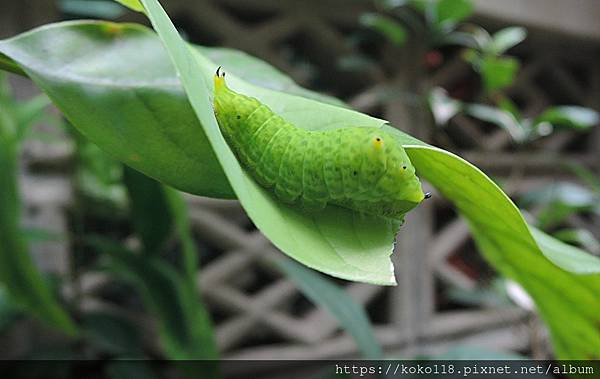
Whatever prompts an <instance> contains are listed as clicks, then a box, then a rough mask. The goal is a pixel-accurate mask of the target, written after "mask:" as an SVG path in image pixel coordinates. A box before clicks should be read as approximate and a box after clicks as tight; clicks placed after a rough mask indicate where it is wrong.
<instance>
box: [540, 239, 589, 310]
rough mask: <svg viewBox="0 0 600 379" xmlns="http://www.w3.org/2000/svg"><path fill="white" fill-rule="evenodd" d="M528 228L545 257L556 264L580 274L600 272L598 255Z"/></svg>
mask: <svg viewBox="0 0 600 379" xmlns="http://www.w3.org/2000/svg"><path fill="white" fill-rule="evenodd" d="M530 230H531V232H532V233H533V236H534V237H535V240H536V241H537V243H538V244H539V245H540V247H541V248H542V251H543V252H544V254H545V255H546V257H547V258H548V259H550V260H551V261H552V262H554V263H555V264H556V265H557V266H559V267H564V268H566V269H568V270H569V271H571V272H576V273H580V274H595V273H598V272H600V257H597V256H595V255H591V254H589V253H587V252H585V251H583V250H581V249H578V248H576V247H575V246H571V245H567V244H566V243H564V242H561V241H559V240H557V239H556V238H552V237H550V236H549V235H547V234H546V233H544V232H542V231H540V230H538V229H536V228H534V227H530ZM599 309H600V308H599Z"/></svg>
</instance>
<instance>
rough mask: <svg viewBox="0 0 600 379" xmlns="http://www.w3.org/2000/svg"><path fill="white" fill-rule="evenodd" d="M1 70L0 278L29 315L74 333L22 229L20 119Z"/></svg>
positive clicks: (66, 331)
mask: <svg viewBox="0 0 600 379" xmlns="http://www.w3.org/2000/svg"><path fill="white" fill-rule="evenodd" d="M7 88H8V86H7V84H6V83H4V75H3V74H0V282H2V284H3V285H4V288H6V290H7V292H8V293H9V294H10V296H11V298H12V299H13V300H14V301H15V302H16V303H18V304H20V305H21V306H23V307H24V308H26V309H27V310H28V311H29V312H30V313H31V314H32V315H34V316H36V317H38V318H39V319H41V320H42V321H43V322H45V323H47V324H49V325H52V326H54V327H56V328H57V329H59V330H61V331H63V332H65V333H66V334H69V335H72V336H75V335H76V334H77V329H76V326H75V324H74V323H73V322H72V321H71V319H70V317H69V316H68V314H67V313H66V312H65V311H64V309H63V308H62V307H61V306H60V304H59V303H58V301H57V300H56V299H55V298H54V295H53V294H52V292H51V290H50V285H49V283H48V282H46V281H45V279H44V278H43V276H42V274H41V273H40V272H39V271H38V270H37V268H36V267H35V265H34V263H33V261H32V259H31V256H30V255H29V252H28V250H27V244H26V241H25V236H24V234H23V233H22V231H21V224H20V222H21V221H20V220H21V208H20V196H19V191H18V187H17V173H18V171H17V157H18V151H19V140H18V134H19V130H18V128H19V125H18V122H19V119H18V115H17V113H18V112H17V105H16V104H15V103H14V102H12V99H11V98H10V96H9V93H7V92H6V91H5V90H6V89H7Z"/></svg>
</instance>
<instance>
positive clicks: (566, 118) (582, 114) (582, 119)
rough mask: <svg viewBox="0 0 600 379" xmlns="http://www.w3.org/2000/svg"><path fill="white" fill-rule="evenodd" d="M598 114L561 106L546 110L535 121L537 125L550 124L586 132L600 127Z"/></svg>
mask: <svg viewBox="0 0 600 379" xmlns="http://www.w3.org/2000/svg"><path fill="white" fill-rule="evenodd" d="M599 122H600V116H599V115H598V112H596V111H593V110H591V109H589V108H584V107H578V106H573V105H571V106H559V107H551V108H548V109H546V110H545V111H544V112H542V114H540V115H539V116H538V117H536V119H535V124H536V125H540V124H542V123H549V124H551V125H555V126H565V127H567V128H569V129H577V130H585V129H589V128H591V127H592V126H595V125H598V123H599Z"/></svg>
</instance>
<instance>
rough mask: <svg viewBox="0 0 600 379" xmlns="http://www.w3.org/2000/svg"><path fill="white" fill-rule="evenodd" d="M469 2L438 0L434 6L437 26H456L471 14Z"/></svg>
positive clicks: (463, 0)
mask: <svg viewBox="0 0 600 379" xmlns="http://www.w3.org/2000/svg"><path fill="white" fill-rule="evenodd" d="M473 10H474V7H473V2H472V1H471V0H440V1H438V3H437V6H436V13H437V22H438V23H439V24H444V23H445V24H448V23H450V24H457V23H459V22H461V21H463V20H464V19H466V18H468V17H469V16H471V14H473Z"/></svg>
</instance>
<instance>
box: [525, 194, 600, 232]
mask: <svg viewBox="0 0 600 379" xmlns="http://www.w3.org/2000/svg"><path fill="white" fill-rule="evenodd" d="M599 200H600V197H599V196H598V195H597V194H596V193H594V192H592V191H591V190H589V189H587V188H586V187H583V186H581V185H578V184H574V183H570V182H557V183H554V184H552V185H548V186H544V187H542V188H539V189H534V190H531V191H529V192H527V193H525V194H524V195H523V197H522V199H521V203H522V204H523V205H525V206H531V205H538V206H542V207H541V210H540V212H539V213H538V215H537V226H538V227H539V228H542V229H548V228H550V227H552V226H554V225H556V224H559V223H561V222H562V221H564V220H565V219H566V218H567V217H568V216H570V215H572V214H574V213H578V212H582V211H590V210H593V209H594V208H596V207H597V204H598V201H599Z"/></svg>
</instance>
